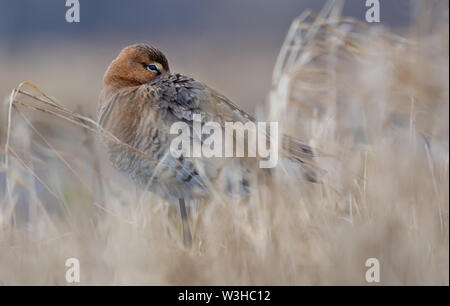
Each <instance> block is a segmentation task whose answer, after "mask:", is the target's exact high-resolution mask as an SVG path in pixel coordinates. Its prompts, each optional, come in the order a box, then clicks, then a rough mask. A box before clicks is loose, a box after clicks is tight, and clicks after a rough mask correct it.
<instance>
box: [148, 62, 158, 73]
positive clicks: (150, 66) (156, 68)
mask: <svg viewBox="0 0 450 306" xmlns="http://www.w3.org/2000/svg"><path fill="white" fill-rule="evenodd" d="M147 69H148V70H150V71H152V72H157V73H159V70H158V66H156V65H153V64H152V65H148V66H147Z"/></svg>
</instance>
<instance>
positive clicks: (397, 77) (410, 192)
mask: <svg viewBox="0 0 450 306" xmlns="http://www.w3.org/2000/svg"><path fill="white" fill-rule="evenodd" d="M432 21H433V22H431V21H430V19H427V18H423V19H421V20H419V21H417V22H416V23H415V24H413V25H412V26H411V27H410V28H408V29H403V30H402V32H401V33H395V34H394V33H393V32H391V31H390V30H389V29H386V28H383V27H376V26H368V25H367V24H362V23H358V22H355V21H354V20H351V19H346V18H343V17H341V16H340V15H339V8H337V7H334V8H327V7H326V8H324V10H323V11H322V13H321V14H319V15H318V16H315V14H312V15H311V14H308V13H307V12H305V13H304V14H302V15H301V16H300V17H299V18H298V19H297V20H295V21H294V22H293V24H292V27H291V29H290V30H289V32H288V34H287V37H286V41H285V43H284V44H283V46H282V47H281V51H280V54H279V57H278V60H277V62H276V64H275V63H272V64H274V65H275V68H274V72H273V84H272V85H271V86H270V85H269V84H268V86H267V91H266V93H265V95H266V96H267V97H268V98H267V103H266V104H264V103H259V104H258V105H256V106H255V103H253V101H250V102H248V101H247V102H245V101H242V102H241V101H236V102H237V103H238V104H241V105H243V106H244V108H246V109H252V108H254V109H256V113H257V114H258V117H259V118H264V119H269V120H276V121H279V122H280V124H281V128H282V129H283V131H284V132H287V133H288V134H291V135H295V136H297V137H299V138H301V139H304V140H307V141H309V144H310V145H312V146H313V147H315V148H317V149H319V150H320V151H321V152H323V153H324V156H322V157H319V158H317V160H316V165H317V167H318V168H320V169H322V170H323V171H322V174H321V183H319V184H311V183H306V182H303V181H302V180H300V179H299V178H298V177H296V176H294V175H292V174H290V173H289V172H285V169H279V170H277V172H276V174H275V176H274V177H273V178H272V179H271V184H270V187H263V186H260V188H258V191H257V192H255V193H253V194H252V195H251V197H250V198H249V199H240V198H233V199H231V198H229V197H227V196H222V195H216V196H214V198H213V199H212V200H211V201H208V202H207V203H194V204H195V205H193V206H192V207H191V215H192V219H191V228H192V229H193V233H194V237H195V238H194V244H193V246H192V248H191V249H186V248H185V247H184V246H183V244H182V240H181V234H180V221H179V219H178V217H177V208H176V207H171V206H169V205H168V204H167V203H165V202H164V200H162V199H160V198H158V197H157V196H155V195H153V194H149V193H145V192H142V191H140V190H137V189H136V188H135V187H134V186H133V185H132V184H130V183H129V182H128V181H126V180H125V179H124V178H122V177H121V176H120V175H118V174H117V173H116V171H115V170H114V169H112V168H111V167H110V166H109V163H108V160H107V157H106V153H105V152H104V149H103V147H102V146H101V145H100V144H99V137H98V135H97V134H96V133H95V125H94V124H92V123H89V122H86V121H83V120H80V116H78V115H77V114H74V113H71V111H74V112H77V113H82V114H83V115H85V116H87V117H89V118H95V107H96V106H95V104H94V103H93V102H92V101H95V100H96V98H97V95H98V92H99V90H100V86H101V82H100V81H101V80H94V76H93V75H89V74H86V75H87V76H86V77H83V76H82V75H83V73H85V72H80V71H78V72H77V68H76V67H75V68H74V69H75V72H74V73H73V74H70V75H68V76H67V78H66V76H65V75H64V76H62V75H60V74H62V73H63V69H62V68H58V67H52V68H51V69H50V71H48V74H47V75H46V76H45V77H44V76H43V77H42V80H41V81H40V80H39V78H38V77H37V76H35V78H34V80H33V83H35V84H36V85H37V86H39V88H40V89H41V90H43V91H44V92H45V94H47V95H49V96H51V97H55V98H54V99H56V100H57V101H59V102H58V103H60V104H61V105H64V106H65V108H64V109H62V108H60V109H58V108H56V107H55V106H54V105H50V104H49V103H50V102H49V100H48V98H46V97H45V96H43V95H42V94H41V93H39V92H37V91H36V90H34V89H33V88H31V87H29V86H23V87H22V88H21V92H17V91H15V92H13V94H14V95H13V96H9V95H8V92H5V93H4V94H5V103H3V104H2V105H1V108H0V110H1V117H0V132H1V136H0V139H1V143H0V155H1V156H0V157H1V158H0V201H1V202H0V284H4V285H18V284H23V285H35V284H45V285H66V284H67V282H66V280H65V273H66V269H67V268H66V267H65V265H64V264H65V261H66V259H67V258H70V257H76V258H78V259H79V260H80V266H81V283H80V284H83V285H97V284H107V285H110V284H119V285H125V284H133V285H136V284H145V285H369V284H368V283H367V282H366V280H365V273H366V270H367V269H368V268H367V267H366V266H365V262H366V260H367V259H368V258H377V259H378V260H379V262H380V268H381V270H380V271H381V272H380V278H381V282H380V284H381V285H447V286H448V284H449V113H448V112H449V85H448V81H449V80H448V76H449V38H448V37H449V28H448V7H447V8H446V10H441V11H440V13H439V14H437V15H436V16H433V20H432ZM431 23H433V24H431ZM255 58H256V59H255ZM255 58H254V59H253V60H254V61H257V55H256V56H255ZM44 60H47V61H49V60H50V59H44ZM90 61H92V65H93V67H96V66H95V62H96V59H95V58H92V59H90ZM255 66H257V65H256V64H255ZM26 67H27V62H26V60H25V63H24V64H23V66H22V67H18V68H17V69H18V71H22V72H25V71H26V69H25V68H26ZM104 69H106V66H104ZM16 73H18V72H16ZM257 74H258V73H257V72H256V73H255V75H257ZM24 75H26V74H24ZM49 75H51V76H49ZM7 77H8V76H7V75H3V76H2V78H7ZM77 78H83V79H82V80H80V81H78V84H77V85H75V87H74V86H69V85H70V84H72V83H76V82H77V80H76V79H77ZM229 79H230V82H239V75H238V76H236V75H235V76H233V77H231V76H230V77H229ZM236 79H237V80H236ZM201 80H202V81H205V82H206V83H209V82H208V79H201ZM256 80H257V79H256ZM89 83H91V84H95V86H94V85H92V86H86V85H88V84H89ZM52 84H57V86H56V85H52ZM233 84H234V83H233ZM17 85H18V84H11V88H8V90H10V89H12V88H13V87H14V86H17ZM210 85H212V86H214V81H213V82H212V84H210ZM77 86H78V87H77ZM236 86H238V84H236ZM53 87H55V88H58V89H57V90H56V89H55V91H54V92H52V91H51V90H49V89H48V88H53ZM242 91H244V89H242V88H239V89H238V91H237V92H236V93H234V94H231V93H230V94H229V93H228V92H227V91H224V92H223V93H224V94H226V95H228V96H230V98H233V99H234V98H235V97H236V96H239V97H243V98H245V93H242ZM27 93H29V94H30V95H31V97H30V96H28V95H27ZM11 98H12V99H11ZM43 101H46V102H43ZM24 104H25V105H24ZM10 105H12V107H11V109H10V108H9V106H10ZM78 105H80V106H82V108H81V109H80V108H79V107H78ZM10 110H11V113H9V111H10ZM42 110H44V111H45V112H43V111H42ZM50 111H51V112H54V114H51V113H49V112H50ZM9 114H10V115H11V116H10V118H8V116H9ZM55 114H57V115H58V116H56V115H55ZM69 120H72V121H69ZM81 124H84V125H86V126H87V127H92V128H93V130H89V129H88V128H83V127H81V126H80V125H81ZM93 131H94V132H93ZM7 134H9V137H8V138H9V139H8V144H6V141H7ZM6 149H8V153H7V154H5V153H6Z"/></svg>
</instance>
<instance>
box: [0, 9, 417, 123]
mask: <svg viewBox="0 0 450 306" xmlns="http://www.w3.org/2000/svg"><path fill="white" fill-rule="evenodd" d="M65 2H66V1H65V0H46V1H36V0H14V1H12V0H0V96H1V97H4V96H6V95H8V94H9V92H10V91H11V89H12V88H14V87H15V86H17V84H18V83H20V82H21V81H24V80H27V81H31V82H33V83H35V84H36V85H38V86H40V87H41V88H42V89H43V90H45V91H46V92H47V93H49V94H51V95H53V96H54V97H56V98H57V99H59V100H60V101H62V102H63V103H64V104H65V105H67V106H70V105H73V104H81V105H83V108H84V109H85V112H87V113H88V114H90V115H94V114H95V108H96V102H97V97H98V93H99V91H100V89H101V86H102V77H103V73H104V72H105V70H106V68H107V66H108V64H109V63H110V62H111V60H112V59H113V58H114V57H115V56H116V55H117V54H118V53H119V51H120V50H121V49H122V48H123V47H125V46H127V45H130V44H133V43H136V42H143V43H148V44H152V45H154V46H156V47H158V48H160V49H161V50H162V51H163V52H164V53H165V54H166V56H167V57H168V59H169V63H170V65H171V69H172V71H178V72H181V73H184V74H188V75H191V76H193V77H195V78H197V79H200V80H202V81H204V82H206V83H207V84H209V85H210V86H212V87H214V88H216V89H218V90H220V91H222V92H223V93H224V94H225V95H227V96H228V97H229V98H230V99H232V100H234V101H236V103H238V104H239V105H242V107H243V108H245V109H246V110H248V111H254V107H255V105H261V104H263V103H264V100H265V98H266V95H267V93H268V89H269V88H270V84H271V74H272V70H273V66H274V64H275V60H276V57H277V54H278V52H279V49H280V47H281V45H282V43H283V40H284V37H285V35H286V32H287V30H288V28H289V25H290V23H291V22H292V20H293V19H294V18H295V17H297V16H298V15H299V14H301V13H302V12H303V11H304V10H306V9H312V10H314V11H315V12H318V11H320V9H321V8H322V7H323V6H324V4H325V3H326V1H325V0H283V1H274V0H247V1H240V0H228V1H208V0H169V1H166V0H164V1H163V0H132V1H127V3H126V5H124V1H120V0H98V1H86V0H84V1H83V0H80V1H79V2H80V22H79V23H67V22H66V20H65V14H66V10H67V9H68V8H67V7H66V6H65ZM418 2H419V1H414V0H411V1H406V0H405V1H404V0H396V1H391V0H381V1H380V4H381V24H382V25H385V26H389V27H395V28H400V29H401V28H402V27H405V26H407V25H408V24H409V23H410V21H411V19H412V18H413V16H414V10H415V5H416V3H418ZM365 3H366V1H365V0H349V1H346V3H345V7H344V13H343V15H346V16H352V17H354V18H357V19H360V20H364V16H365V11H366V9H367V8H366V7H365Z"/></svg>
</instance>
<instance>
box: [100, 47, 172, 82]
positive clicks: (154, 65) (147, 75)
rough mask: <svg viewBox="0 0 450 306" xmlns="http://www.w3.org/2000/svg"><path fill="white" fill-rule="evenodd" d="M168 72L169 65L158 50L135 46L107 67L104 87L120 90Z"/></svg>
mask: <svg viewBox="0 0 450 306" xmlns="http://www.w3.org/2000/svg"><path fill="white" fill-rule="evenodd" d="M166 72H169V64H168V62H167V59H166V57H165V56H164V54H163V53H162V52H161V51H159V50H158V49H156V48H154V47H152V46H149V45H145V44H137V45H133V46H129V47H126V48H125V49H123V50H122V51H121V52H120V54H119V55H118V56H117V58H116V59H115V60H114V61H113V62H112V63H111V65H110V66H109V67H108V70H107V71H106V73H105V76H104V79H103V83H104V87H112V88H113V89H118V90H120V89H122V88H125V87H130V86H139V85H142V84H145V83H148V82H150V81H152V80H153V79H154V78H156V77H157V76H158V75H161V74H163V73H166Z"/></svg>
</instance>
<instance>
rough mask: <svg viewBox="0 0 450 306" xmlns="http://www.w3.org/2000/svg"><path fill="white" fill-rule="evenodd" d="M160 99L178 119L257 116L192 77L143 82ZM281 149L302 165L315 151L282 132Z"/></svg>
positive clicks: (241, 119) (309, 161)
mask: <svg viewBox="0 0 450 306" xmlns="http://www.w3.org/2000/svg"><path fill="white" fill-rule="evenodd" d="M144 86H147V90H153V91H155V93H156V97H158V98H159V102H158V103H159V107H166V108H167V109H169V110H170V111H171V112H172V113H173V114H174V115H175V116H176V117H177V118H178V119H180V120H186V121H188V122H189V121H192V120H193V116H194V115H196V114H197V115H201V116H202V121H203V120H205V121H215V122H218V123H219V124H221V125H222V126H224V122H227V121H228V122H237V121H239V122H242V123H245V122H248V121H253V122H254V121H255V119H254V118H253V117H252V116H251V115H250V114H248V113H246V112H245V111H243V110H242V109H240V108H239V107H238V106H237V105H236V104H234V103H233V102H231V101H230V100H229V99H228V98H227V97H225V96H224V95H222V94H220V93H219V92H217V91H216V90H214V89H212V88H209V87H208V86H206V85H205V84H203V83H201V82H199V81H196V80H195V79H193V78H190V77H187V76H184V75H181V74H166V75H162V76H161V77H159V78H157V79H155V80H154V81H152V82H150V83H148V84H146V85H144ZM282 149H283V153H284V155H285V156H286V157H287V158H290V159H292V160H295V161H297V162H300V163H302V164H312V158H313V157H314V156H316V155H317V153H316V151H315V150H313V149H312V148H311V147H310V146H308V145H306V144H305V143H303V142H301V141H300V140H298V139H296V138H294V137H291V136H288V135H283V137H282Z"/></svg>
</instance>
